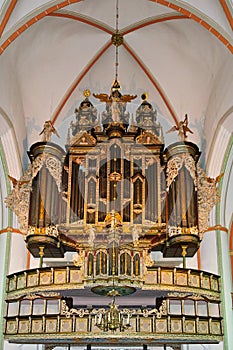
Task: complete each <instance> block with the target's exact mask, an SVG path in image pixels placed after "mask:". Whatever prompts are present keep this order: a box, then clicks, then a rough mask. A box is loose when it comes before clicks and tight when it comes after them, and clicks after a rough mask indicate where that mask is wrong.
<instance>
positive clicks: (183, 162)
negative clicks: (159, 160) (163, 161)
mask: <svg viewBox="0 0 233 350" xmlns="http://www.w3.org/2000/svg"><path fill="white" fill-rule="evenodd" d="M183 166H185V167H186V169H187V170H188V171H189V173H190V175H191V177H192V179H193V182H194V186H195V187H196V186H197V177H196V164H195V161H194V159H193V157H192V156H191V155H190V154H189V153H183V154H179V155H177V156H176V157H173V158H172V159H170V160H169V161H168V163H167V169H166V173H167V190H168V189H169V187H170V185H171V183H172V182H173V181H174V179H175V178H176V177H177V175H178V173H179V170H180V169H181V168H182V167H183Z"/></svg>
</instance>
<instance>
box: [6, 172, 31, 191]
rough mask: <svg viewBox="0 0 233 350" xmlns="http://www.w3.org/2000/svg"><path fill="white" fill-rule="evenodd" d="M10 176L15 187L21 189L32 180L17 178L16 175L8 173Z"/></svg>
mask: <svg viewBox="0 0 233 350" xmlns="http://www.w3.org/2000/svg"><path fill="white" fill-rule="evenodd" d="M8 177H9V179H10V180H11V182H12V185H13V188H17V189H19V188H20V187H21V186H22V185H24V184H27V183H29V182H30V180H24V181H20V180H16V179H15V178H14V177H12V176H10V175H8Z"/></svg>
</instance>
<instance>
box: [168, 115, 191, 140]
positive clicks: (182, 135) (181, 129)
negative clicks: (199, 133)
mask: <svg viewBox="0 0 233 350" xmlns="http://www.w3.org/2000/svg"><path fill="white" fill-rule="evenodd" d="M172 131H178V136H179V139H180V141H185V139H186V138H187V132H190V133H191V134H193V131H192V130H190V129H189V127H188V115H187V114H185V116H184V120H183V121H180V122H179V123H178V125H175V126H173V127H172V128H171V129H169V130H168V131H167V134H168V133H169V132H172Z"/></svg>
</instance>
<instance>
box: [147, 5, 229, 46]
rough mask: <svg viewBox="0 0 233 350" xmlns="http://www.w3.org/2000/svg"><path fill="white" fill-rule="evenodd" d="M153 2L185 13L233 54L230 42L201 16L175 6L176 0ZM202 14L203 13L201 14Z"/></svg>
mask: <svg viewBox="0 0 233 350" xmlns="http://www.w3.org/2000/svg"><path fill="white" fill-rule="evenodd" d="M149 1H151V2H156V3H158V4H160V5H163V6H166V7H169V8H172V9H173V10H175V11H179V12H181V13H183V14H184V15H186V16H187V17H189V18H191V19H193V20H194V21H195V22H197V23H199V24H200V25H201V26H203V27H204V28H205V29H207V30H208V31H209V32H211V33H212V34H213V35H215V36H216V38H217V39H218V40H220V41H221V42H222V43H223V44H224V45H225V46H226V47H227V48H228V50H230V52H231V53H233V45H232V44H231V43H230V42H229V40H228V39H227V38H226V37H224V36H223V35H222V34H221V33H220V32H219V31H218V30H217V29H215V28H214V27H213V26H212V25H211V24H210V23H207V21H206V20H205V19H204V18H202V17H201V16H200V15H197V14H195V13H193V12H191V11H190V10H187V9H186V8H184V5H183V7H182V6H181V4H179V5H178V4H177V5H176V4H174V2H175V1H174V0H173V1H172V2H171V1H168V0H149ZM200 14H201V13H200Z"/></svg>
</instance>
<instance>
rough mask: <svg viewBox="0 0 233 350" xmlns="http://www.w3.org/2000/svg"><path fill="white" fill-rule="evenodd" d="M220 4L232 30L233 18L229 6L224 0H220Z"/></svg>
mask: <svg viewBox="0 0 233 350" xmlns="http://www.w3.org/2000/svg"><path fill="white" fill-rule="evenodd" d="M220 4H221V5H222V8H223V11H224V12H225V15H226V18H227V20H228V22H229V24H230V26H231V29H232V30H233V18H232V14H231V12H230V10H229V7H228V5H227V3H226V1H225V0H220Z"/></svg>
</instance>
